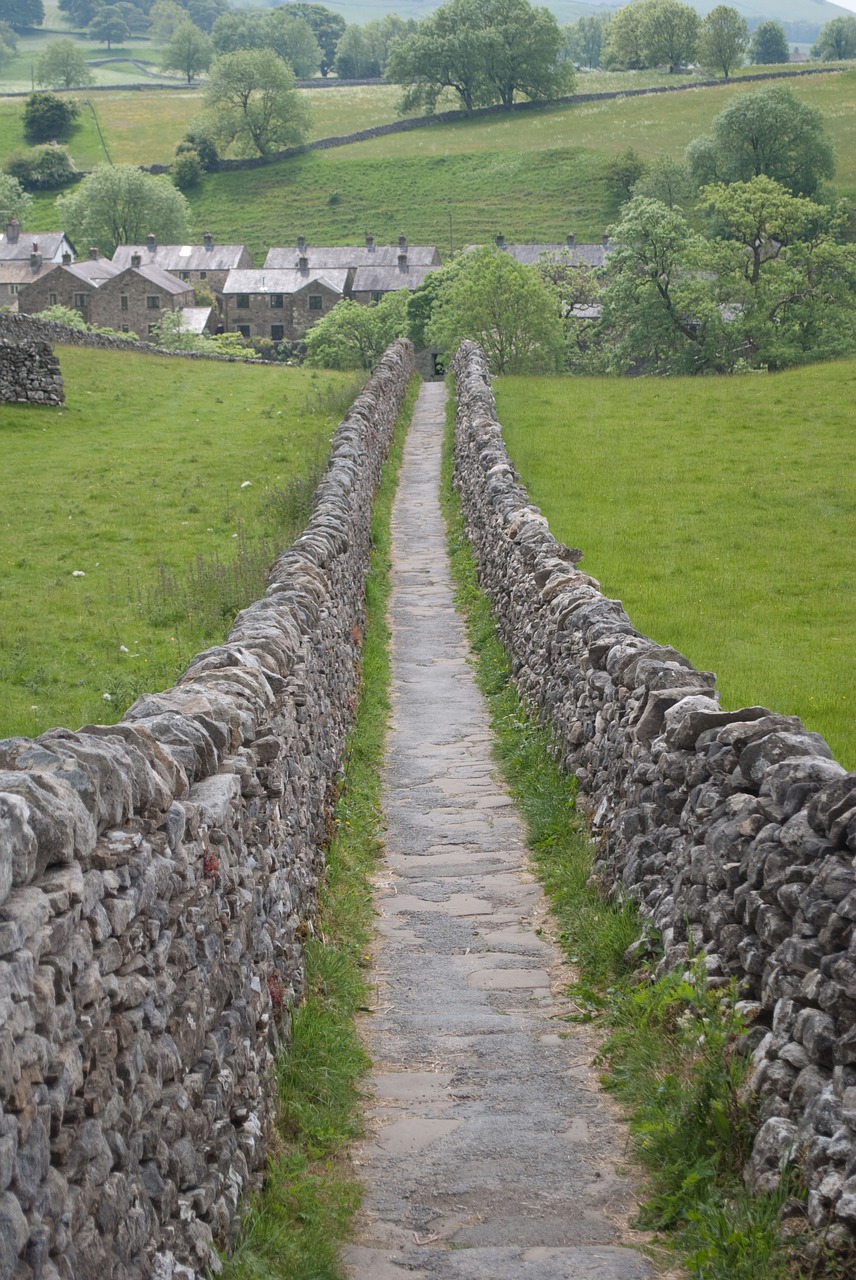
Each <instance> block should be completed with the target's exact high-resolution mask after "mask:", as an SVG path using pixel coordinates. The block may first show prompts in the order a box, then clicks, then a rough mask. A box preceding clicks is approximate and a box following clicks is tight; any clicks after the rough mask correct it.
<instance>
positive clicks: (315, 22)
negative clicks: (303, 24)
mask: <svg viewBox="0 0 856 1280" xmlns="http://www.w3.org/2000/svg"><path fill="white" fill-rule="evenodd" d="M285 9H286V11H287V12H288V13H290V14H292V15H293V16H294V17H295V18H305V19H306V21H307V22H308V23H309V25H310V27H311V28H312V32H313V35H314V36H315V39H316V40H317V41H318V44H319V46H320V48H321V62H320V64H319V70H320V71H321V74H322V76H326V75H327V73H328V72H329V70H330V68H331V67H332V66H333V62H334V61H335V58H336V45H337V43H338V41H339V38H340V37H341V35H342V32H343V31H344V30H345V25H346V24H345V19H344V18H343V17H342V15H341V13H334V12H333V10H332V9H327V8H326V7H325V6H324V5H323V4H308V3H302V0H299V2H298V3H293V4H287V5H285Z"/></svg>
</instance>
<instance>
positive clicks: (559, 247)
mask: <svg viewBox="0 0 856 1280" xmlns="http://www.w3.org/2000/svg"><path fill="white" fill-rule="evenodd" d="M494 243H495V245H496V247H497V249H502V250H503V251H504V252H505V253H508V254H510V255H511V257H512V258H515V259H516V260H517V261H518V262H521V263H522V264H523V266H525V267H534V266H537V265H538V260H539V259H540V258H541V257H542V255H543V254H549V255H550V256H551V257H555V258H558V259H560V260H561V261H563V262H567V264H568V266H570V267H602V266H603V264H604V263H605V262H606V258H607V254H608V253H609V252H610V243H609V236H607V235H605V236H603V238H602V239H601V242H600V244H578V243H577V241H576V239H575V237H574V236H572V235H568V236H566V237H565V239H564V241H563V242H562V243H559V244H509V243H508V242H507V241H506V239H505V236H504V235H501V234H500V235H498V236H496V237H495V239H494ZM468 248H470V249H472V248H475V246H474V245H469V246H468Z"/></svg>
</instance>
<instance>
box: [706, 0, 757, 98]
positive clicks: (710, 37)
mask: <svg viewBox="0 0 856 1280" xmlns="http://www.w3.org/2000/svg"><path fill="white" fill-rule="evenodd" d="M748 44H749V27H748V26H747V23H746V19H745V18H743V17H741V15H740V14H739V13H738V12H737V10H736V9H732V8H731V6H730V5H725V4H720V5H717V6H716V8H715V9H711V11H710V13H708V14H707V15H706V16H705V17H704V18H703V19H702V23H701V30H700V34H699V44H698V51H699V59H700V61H701V64H702V66H703V67H707V68H708V69H709V70H711V71H721V72H722V74H723V76H724V78H725V79H726V80H727V79H728V77H729V76H730V75H731V72H732V71H733V70H734V68H735V67H739V66H741V64H742V63H743V60H744V56H745V53H746V46H747V45H748Z"/></svg>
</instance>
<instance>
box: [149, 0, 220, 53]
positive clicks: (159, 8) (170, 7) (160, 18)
mask: <svg viewBox="0 0 856 1280" xmlns="http://www.w3.org/2000/svg"><path fill="white" fill-rule="evenodd" d="M186 21H187V10H186V9H182V8H181V6H180V5H177V4H175V3H174V0H156V3H155V4H153V5H152V7H151V9H150V10H149V30H150V32H151V35H152V39H153V40H156V41H158V43H160V44H166V43H167V41H168V40H171V39H172V33H173V31H175V29H176V27H177V26H179V24H180V23H182V22H186ZM217 21H218V22H219V21H220V19H219V18H218V19H217ZM215 25H216V24H215Z"/></svg>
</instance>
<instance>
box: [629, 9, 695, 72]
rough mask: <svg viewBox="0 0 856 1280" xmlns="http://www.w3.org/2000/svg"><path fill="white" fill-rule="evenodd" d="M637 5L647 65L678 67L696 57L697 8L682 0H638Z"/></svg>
mask: <svg viewBox="0 0 856 1280" xmlns="http://www.w3.org/2000/svg"><path fill="white" fill-rule="evenodd" d="M638 7H639V10H640V22H641V26H642V43H643V47H644V50H645V63H646V66H649V67H660V66H666V67H668V68H669V70H670V71H677V70H678V68H679V67H683V66H686V64H687V63H689V62H692V61H694V59H695V56H696V49H697V46H698V35H699V25H700V24H699V16H698V14H697V13H696V11H695V9H693V8H691V7H690V5H688V4H681V3H680V2H679V0H639V2H638Z"/></svg>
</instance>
